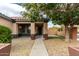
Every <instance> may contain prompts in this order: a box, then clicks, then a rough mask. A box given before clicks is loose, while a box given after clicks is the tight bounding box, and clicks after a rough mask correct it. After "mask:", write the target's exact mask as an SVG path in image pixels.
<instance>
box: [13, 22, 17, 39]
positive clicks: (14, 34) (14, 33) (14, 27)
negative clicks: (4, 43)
mask: <svg viewBox="0 0 79 59" xmlns="http://www.w3.org/2000/svg"><path fill="white" fill-rule="evenodd" d="M12 34H13V37H18V24H16V23H13V33H12Z"/></svg>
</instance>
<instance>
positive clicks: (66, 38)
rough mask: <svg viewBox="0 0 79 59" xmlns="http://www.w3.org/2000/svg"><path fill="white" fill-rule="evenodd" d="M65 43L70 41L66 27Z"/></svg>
mask: <svg viewBox="0 0 79 59" xmlns="http://www.w3.org/2000/svg"><path fill="white" fill-rule="evenodd" d="M65 41H67V42H69V41H70V33H69V28H68V26H65Z"/></svg>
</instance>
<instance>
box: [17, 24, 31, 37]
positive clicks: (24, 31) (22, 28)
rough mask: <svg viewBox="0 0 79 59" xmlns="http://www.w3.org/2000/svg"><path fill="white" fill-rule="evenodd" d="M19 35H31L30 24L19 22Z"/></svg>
mask: <svg viewBox="0 0 79 59" xmlns="http://www.w3.org/2000/svg"><path fill="white" fill-rule="evenodd" d="M18 27H19V28H18V31H19V36H27V35H30V29H29V25H28V24H19V26H18Z"/></svg>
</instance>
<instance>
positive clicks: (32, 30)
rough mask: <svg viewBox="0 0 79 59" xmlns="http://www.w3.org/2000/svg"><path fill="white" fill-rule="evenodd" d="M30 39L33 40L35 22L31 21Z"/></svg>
mask: <svg viewBox="0 0 79 59" xmlns="http://www.w3.org/2000/svg"><path fill="white" fill-rule="evenodd" d="M31 39H32V40H35V23H33V22H32V23H31Z"/></svg>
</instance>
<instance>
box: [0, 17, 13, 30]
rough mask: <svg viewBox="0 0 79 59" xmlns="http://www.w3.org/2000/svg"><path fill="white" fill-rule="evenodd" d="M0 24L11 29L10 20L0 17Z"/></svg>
mask: <svg viewBox="0 0 79 59" xmlns="http://www.w3.org/2000/svg"><path fill="white" fill-rule="evenodd" d="M0 25H3V26H6V27H8V28H10V29H11V30H12V27H13V26H12V22H10V21H8V20H5V19H4V18H1V17H0Z"/></svg>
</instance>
